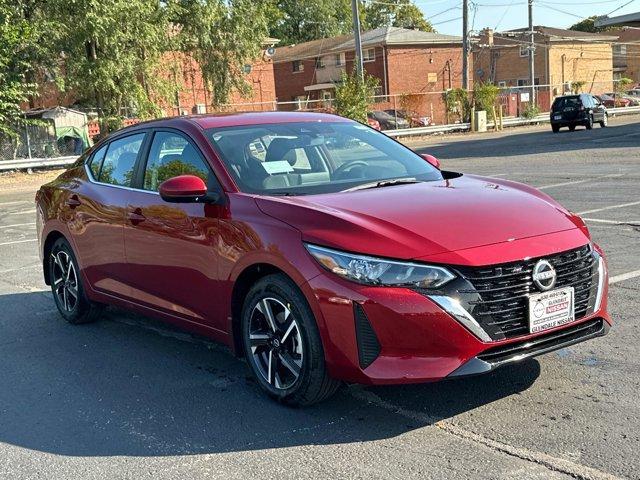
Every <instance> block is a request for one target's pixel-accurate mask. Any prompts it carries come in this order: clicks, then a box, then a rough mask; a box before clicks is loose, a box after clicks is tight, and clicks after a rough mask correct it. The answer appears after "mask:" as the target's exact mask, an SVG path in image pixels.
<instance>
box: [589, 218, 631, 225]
mask: <svg viewBox="0 0 640 480" xmlns="http://www.w3.org/2000/svg"><path fill="white" fill-rule="evenodd" d="M582 219H583V220H584V221H585V222H594V223H607V224H609V225H640V220H624V221H620V220H605V219H604V218H587V217H583V218H582Z"/></svg>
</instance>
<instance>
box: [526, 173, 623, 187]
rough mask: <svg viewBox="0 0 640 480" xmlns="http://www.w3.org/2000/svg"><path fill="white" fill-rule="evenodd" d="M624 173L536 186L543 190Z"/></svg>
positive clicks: (614, 176)
mask: <svg viewBox="0 0 640 480" xmlns="http://www.w3.org/2000/svg"><path fill="white" fill-rule="evenodd" d="M624 175H625V174H624V173H614V174H609V175H602V176H599V177H593V178H584V179H582V180H572V181H569V182H561V183H552V184H549V185H542V186H541V187H538V190H545V189H547V188H555V187H564V186H567V185H578V184H580V183H589V182H597V181H598V180H602V179H603V178H616V177H623V176H624Z"/></svg>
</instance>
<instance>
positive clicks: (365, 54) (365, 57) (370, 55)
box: [362, 48, 376, 62]
mask: <svg viewBox="0 0 640 480" xmlns="http://www.w3.org/2000/svg"><path fill="white" fill-rule="evenodd" d="M375 59H376V49H375V48H367V49H366V50H363V51H362V61H363V62H373V61H374V60H375Z"/></svg>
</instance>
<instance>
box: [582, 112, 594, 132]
mask: <svg viewBox="0 0 640 480" xmlns="http://www.w3.org/2000/svg"><path fill="white" fill-rule="evenodd" d="M584 126H585V127H587V130H591V129H592V128H593V115H589V118H587V123H585V125H584Z"/></svg>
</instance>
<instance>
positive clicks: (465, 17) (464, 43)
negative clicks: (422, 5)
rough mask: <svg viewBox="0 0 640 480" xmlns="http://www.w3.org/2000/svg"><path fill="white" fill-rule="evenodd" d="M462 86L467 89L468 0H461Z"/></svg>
mask: <svg viewBox="0 0 640 480" xmlns="http://www.w3.org/2000/svg"><path fill="white" fill-rule="evenodd" d="M530 1H531V0H530ZM462 88H463V89H465V90H468V89H469V3H468V0H462Z"/></svg>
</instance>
